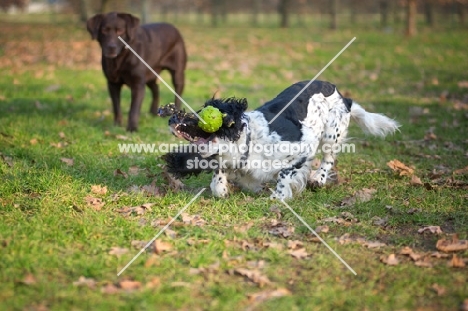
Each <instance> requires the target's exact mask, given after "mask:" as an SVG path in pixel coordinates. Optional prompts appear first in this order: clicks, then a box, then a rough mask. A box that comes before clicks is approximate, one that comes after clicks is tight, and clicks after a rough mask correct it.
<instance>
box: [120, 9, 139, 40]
mask: <svg viewBox="0 0 468 311" xmlns="http://www.w3.org/2000/svg"><path fill="white" fill-rule="evenodd" d="M117 16H118V17H120V18H122V19H124V20H125V25H126V31H127V37H128V40H129V41H131V40H132V39H133V38H134V37H135V33H136V30H137V28H138V26H140V19H139V18H138V17H136V16H133V15H132V14H127V13H118V14H117Z"/></svg>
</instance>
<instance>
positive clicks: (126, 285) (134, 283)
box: [118, 280, 142, 291]
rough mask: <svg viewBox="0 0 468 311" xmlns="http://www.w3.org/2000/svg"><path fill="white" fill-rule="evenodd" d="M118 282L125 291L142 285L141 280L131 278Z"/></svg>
mask: <svg viewBox="0 0 468 311" xmlns="http://www.w3.org/2000/svg"><path fill="white" fill-rule="evenodd" d="M118 284H119V287H120V288H121V289H123V290H124V291H134V290H137V289H140V288H141V287H142V284H141V282H138V281H131V280H123V281H120V282H119V283H118Z"/></svg>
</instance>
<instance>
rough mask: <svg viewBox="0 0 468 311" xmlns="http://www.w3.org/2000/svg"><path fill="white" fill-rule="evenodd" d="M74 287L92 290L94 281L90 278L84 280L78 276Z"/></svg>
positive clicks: (94, 285)
mask: <svg viewBox="0 0 468 311" xmlns="http://www.w3.org/2000/svg"><path fill="white" fill-rule="evenodd" d="M73 285H74V286H86V287H88V288H91V289H94V288H95V287H96V281H95V280H94V279H91V278H86V277H84V276H80V277H79V278H78V281H75V282H73Z"/></svg>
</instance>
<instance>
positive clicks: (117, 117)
mask: <svg viewBox="0 0 468 311" xmlns="http://www.w3.org/2000/svg"><path fill="white" fill-rule="evenodd" d="M107 88H108V90H109V94H110V96H111V100H112V107H113V109H114V123H115V125H119V126H120V125H122V111H121V110H120V91H121V90H122V84H117V83H110V82H108V83H107Z"/></svg>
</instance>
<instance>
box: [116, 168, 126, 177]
mask: <svg viewBox="0 0 468 311" xmlns="http://www.w3.org/2000/svg"><path fill="white" fill-rule="evenodd" d="M114 176H122V177H123V178H128V174H127V173H125V172H124V171H122V170H121V169H120V168H118V169H116V170H115V171H114Z"/></svg>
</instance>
